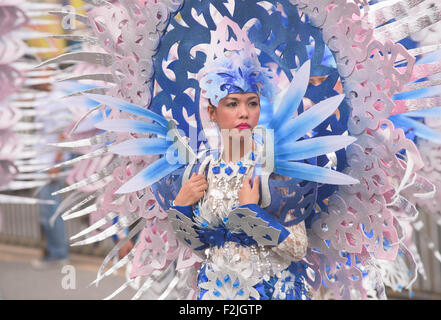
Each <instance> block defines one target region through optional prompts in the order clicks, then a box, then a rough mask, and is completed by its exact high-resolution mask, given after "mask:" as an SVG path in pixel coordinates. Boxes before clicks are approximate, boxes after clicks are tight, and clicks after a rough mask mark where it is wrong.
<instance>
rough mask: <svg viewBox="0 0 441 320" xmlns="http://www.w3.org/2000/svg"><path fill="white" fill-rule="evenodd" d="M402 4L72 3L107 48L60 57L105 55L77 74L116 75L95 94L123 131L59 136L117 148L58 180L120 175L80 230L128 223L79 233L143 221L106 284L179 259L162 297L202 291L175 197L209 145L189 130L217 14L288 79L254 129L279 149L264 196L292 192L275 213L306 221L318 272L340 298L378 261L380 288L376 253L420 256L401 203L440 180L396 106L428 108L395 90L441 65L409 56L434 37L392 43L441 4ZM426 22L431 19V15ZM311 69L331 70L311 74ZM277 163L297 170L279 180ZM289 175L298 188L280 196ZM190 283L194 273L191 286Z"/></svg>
mask: <svg viewBox="0 0 441 320" xmlns="http://www.w3.org/2000/svg"><path fill="white" fill-rule="evenodd" d="M395 2H396V1H383V2H381V3H379V4H375V5H371V6H369V5H368V4H367V2H366V1H355V2H349V1H343V2H339V3H334V2H333V1H320V2H316V1H305V0H302V1H295V0H294V1H290V2H288V1H279V2H278V3H277V4H276V3H273V2H272V1H268V2H265V3H256V2H255V1H240V2H236V1H228V2H225V3H219V2H216V1H207V2H205V4H201V3H200V1H196V0H195V1H192V0H187V1H180V2H174V3H170V2H166V1H164V2H162V1H157V2H150V1H144V2H140V3H129V2H125V1H121V2H120V3H118V2H117V3H115V4H110V3H108V2H105V1H99V2H95V1H94V2H92V1H91V2H90V3H91V5H92V6H93V7H92V9H91V10H90V11H88V13H87V17H86V16H76V18H77V19H78V20H79V21H80V22H81V23H84V24H85V26H87V27H88V28H89V30H90V31H91V34H90V35H87V36H86V35H82V38H81V39H80V38H78V39H79V40H83V41H89V42H90V41H92V42H94V43H95V44H98V45H99V46H100V47H101V49H103V50H104V51H105V53H103V54H102V55H101V56H100V57H98V56H96V55H92V54H84V55H70V56H65V57H62V58H60V59H64V58H65V59H79V60H80V61H84V60H88V61H91V62H93V63H96V64H99V65H102V66H103V67H104V68H107V70H108V71H105V72H103V73H100V74H99V75H96V74H85V75H83V76H82V77H81V78H82V79H95V80H96V79H99V80H100V81H104V82H105V85H104V86H103V87H104V90H105V91H106V96H101V95H96V92H95V93H93V94H90V95H87V97H88V98H89V99H93V100H95V101H97V102H98V103H100V104H102V105H106V106H107V107H108V108H111V109H107V112H106V113H105V115H104V119H105V120H104V121H103V122H102V123H100V124H99V125H98V127H99V128H100V129H101V130H104V131H109V130H111V131H112V132H104V133H101V134H100V135H97V136H96V137H92V138H87V139H84V140H78V141H76V142H66V143H65V144H63V146H64V147H78V146H96V150H95V151H93V152H92V153H90V154H88V155H87V156H86V155H85V157H88V158H93V157H102V156H103V155H104V154H108V152H109V151H111V152H112V153H113V152H114V154H116V155H117V156H115V158H114V161H112V162H111V163H110V164H109V165H107V166H106V167H105V168H103V169H102V170H100V171H98V172H95V173H94V174H91V175H90V176H89V177H87V178H86V179H84V180H82V181H78V182H77V183H76V184H73V185H71V186H70V187H68V188H67V189H64V190H61V192H67V191H72V190H75V189H77V188H81V187H83V186H86V185H88V184H90V183H96V182H98V181H102V180H103V179H106V178H109V179H111V182H109V183H108V184H107V185H106V186H105V187H104V189H103V190H104V191H103V194H104V197H103V199H104V201H103V202H101V203H96V208H95V207H93V208H90V209H87V210H86V209H85V211H84V212H88V211H90V210H95V209H97V210H99V211H101V212H103V213H105V214H103V218H102V220H100V221H97V222H96V224H95V225H92V226H91V227H90V228H88V230H86V231H87V232H83V233H82V234H88V233H89V232H93V230H98V229H99V228H100V227H102V226H103V225H106V223H108V222H109V221H112V220H113V219H114V218H115V217H116V216H118V217H119V219H118V222H117V223H116V224H115V225H112V226H111V227H109V228H108V229H106V230H104V231H103V232H101V233H98V234H95V235H92V236H91V237H88V238H86V239H84V240H80V242H79V244H81V243H91V242H94V241H98V240H101V239H104V238H106V237H109V236H111V235H113V234H115V233H118V232H119V231H120V230H123V229H124V228H127V227H128V226H133V229H132V231H133V232H130V233H129V235H128V238H126V239H124V241H128V240H129V239H130V238H131V237H132V236H134V235H135V234H136V233H139V236H138V241H137V242H136V244H135V247H134V248H133V250H132V251H131V252H130V253H129V254H128V255H127V256H126V257H125V258H123V259H122V260H121V261H119V262H118V263H117V264H116V265H114V266H113V267H112V268H110V269H109V270H108V271H104V268H105V267H106V265H107V264H108V262H109V261H110V260H111V259H112V257H114V256H115V255H116V252H117V250H118V248H120V247H121V246H122V245H124V241H121V242H120V243H118V244H117V246H116V247H115V248H114V249H113V250H112V251H111V252H110V253H109V255H108V256H107V257H106V258H105V261H104V263H103V266H102V267H101V268H100V271H99V273H98V277H97V281H96V282H98V281H100V280H101V279H102V278H103V277H105V276H108V275H110V274H111V273H112V272H113V271H114V270H115V269H118V268H120V267H122V266H124V265H125V264H127V263H128V262H132V263H133V269H132V276H133V277H142V278H143V280H144V282H143V284H141V285H140V289H139V291H138V293H137V294H136V295H135V298H139V297H141V296H142V294H143V293H145V292H146V290H148V289H149V288H152V286H153V284H154V283H155V281H156V280H157V279H159V277H160V275H161V274H163V272H168V271H169V270H172V269H173V270H174V268H175V267H176V269H178V270H181V271H179V272H175V273H174V274H173V275H172V277H171V281H170V282H168V287H167V288H165V291H164V294H161V295H160V298H167V296H168V295H169V294H172V292H175V293H176V292H178V295H180V296H181V297H183V296H186V297H194V296H195V288H194V284H195V270H196V269H197V268H198V263H199V262H200V261H201V260H200V258H199V257H198V256H197V255H196V254H195V253H194V252H193V251H191V250H190V249H189V248H188V247H187V246H185V245H183V244H182V243H181V242H180V241H178V239H177V238H176V236H175V234H174V232H173V230H172V228H171V226H170V222H169V221H168V216H167V214H166V212H165V210H167V209H168V207H169V201H170V200H173V199H174V196H175V195H176V193H177V191H178V190H179V187H180V184H181V182H182V176H183V175H185V174H187V173H188V172H185V165H186V164H187V163H189V162H191V161H194V159H195V158H197V157H198V156H199V154H200V152H199V151H201V150H203V149H204V147H205V148H206V149H205V150H206V151H209V150H208V148H209V145H208V144H206V141H205V140H204V139H203V138H202V139H200V140H198V138H199V136H198V135H196V138H195V139H196V140H197V141H198V144H197V145H196V147H193V145H191V147H190V148H189V147H188V144H187V143H186V138H185V137H186V136H187V137H190V133H191V128H192V127H193V128H201V127H202V126H203V125H206V124H207V122H205V121H204V118H203V116H204V115H203V114H202V113H201V112H200V110H199V102H200V99H201V98H202V97H201V88H200V87H199V84H198V81H197V79H195V74H196V73H197V72H198V71H199V70H201V69H202V67H203V65H204V61H206V60H207V59H208V58H210V57H211V55H212V54H213V52H212V51H211V49H207V45H208V44H209V43H210V39H211V37H212V34H213V32H214V31H215V30H216V29H217V28H218V27H220V26H222V27H223V28H225V30H227V31H228V32H225V33H224V34H225V36H226V41H225V42H223V40H222V39H221V38H219V43H225V46H231V47H234V46H235V45H237V44H238V43H240V42H241V41H245V40H243V39H244V37H241V36H240V35H241V34H239V36H237V35H238V34H236V37H232V38H234V39H235V41H231V43H229V41H228V35H229V34H230V33H235V32H238V31H237V30H239V29H240V28H243V29H244V30H246V31H247V34H248V38H249V39H250V41H251V42H252V43H253V44H254V46H255V47H256V48H257V49H258V54H257V55H256V57H255V58H256V59H259V61H260V63H261V64H262V65H265V66H268V67H269V68H272V70H274V71H275V74H276V75H277V78H278V80H279V84H282V83H287V84H289V83H291V87H289V89H288V87H285V88H286V89H287V90H285V91H283V90H282V92H281V93H280V94H279V95H278V97H277V99H275V100H274V101H273V102H270V101H266V100H265V99H263V101H262V110H263V109H264V106H268V108H267V109H265V110H266V111H269V112H267V113H265V115H266V116H268V118H266V121H262V123H261V127H260V128H261V129H262V131H260V133H259V132H256V134H255V139H257V141H258V140H259V139H260V138H262V139H264V141H265V144H264V145H266V146H268V145H271V143H269V141H270V140H273V141H274V144H273V146H274V149H273V150H272V153H271V152H269V153H268V154H264V156H267V157H266V158H265V160H268V162H267V163H266V162H265V163H264V162H262V166H261V168H260V169H257V170H256V174H260V175H261V176H262V180H263V182H262V187H263V188H267V189H268V190H270V192H269V193H270V194H271V199H269V198H267V199H263V200H265V201H267V203H266V204H267V205H269V207H273V206H276V205H280V203H281V202H280V201H282V199H283V200H286V201H287V202H286V203H287V204H288V205H286V206H285V207H284V208H282V210H281V212H280V217H279V219H280V220H281V221H282V222H283V224H284V225H293V224H296V223H299V222H300V221H305V224H306V226H307V230H308V238H309V249H308V254H307V256H306V258H305V259H304V261H302V264H304V265H307V266H309V268H308V270H309V271H308V273H307V274H305V276H307V280H308V282H309V283H310V285H312V286H313V287H314V288H315V289H317V290H318V289H319V288H320V287H323V288H327V289H328V290H331V291H332V293H333V295H334V297H335V298H340V299H341V298H343V299H349V298H355V297H359V298H366V289H365V288H364V286H363V283H362V282H363V280H362V279H364V278H363V274H364V273H370V274H372V275H375V276H374V277H373V278H374V279H375V286H376V287H375V290H376V291H377V292H379V293H383V292H384V290H383V289H382V287H383V283H382V279H381V276H380V275H379V273H378V272H376V271H375V270H376V269H375V264H374V262H375V261H377V260H378V259H386V260H394V259H396V257H397V255H398V252H401V253H404V254H405V255H407V258H409V259H410V261H411V264H412V261H413V258H412V255H411V254H410V251H409V250H408V248H406V246H405V245H403V243H402V227H401V224H400V221H399V219H398V218H397V216H396V215H395V214H394V211H396V210H398V211H400V210H401V212H402V213H403V214H404V216H405V217H406V218H410V219H413V218H414V216H415V214H416V211H415V210H413V209H414V207H413V206H412V203H410V202H409V201H408V200H407V199H406V197H405V196H406V195H407V194H408V193H410V194H412V195H415V194H422V195H430V194H432V193H433V190H434V189H433V185H432V184H431V183H430V182H429V181H428V180H427V179H425V178H423V177H422V176H420V175H419V173H420V171H421V168H422V167H423V161H422V158H421V156H420V154H419V152H418V149H417V148H416V146H415V144H414V143H413V142H412V141H411V140H409V139H407V138H406V137H405V135H404V133H403V131H402V129H397V128H396V127H395V126H394V123H393V122H392V120H393V119H391V120H388V118H389V117H390V116H391V115H397V114H400V113H406V112H409V111H416V110H417V109H418V108H419V107H420V105H419V104H418V103H416V101H412V100H404V99H403V100H393V99H392V97H393V96H394V95H395V94H398V93H400V92H404V91H409V89H412V88H416V87H415V86H414V85H410V86H409V85H408V83H409V82H411V81H415V80H417V79H420V78H422V77H427V76H430V75H431V74H433V73H435V72H436V70H437V64H436V62H435V63H431V64H423V65H419V66H418V65H415V64H414V61H415V58H414V57H413V56H414V55H419V54H422V53H427V52H430V51H431V50H434V49H435V48H433V47H423V48H417V49H415V50H406V49H405V48H404V47H403V46H402V45H400V44H398V43H396V42H397V41H399V40H400V39H402V38H404V37H406V36H407V32H408V30H410V29H412V30H417V29H423V28H425V27H427V26H428V25H430V24H431V23H434V22H435V21H436V20H437V19H438V16H437V15H436V14H435V13H434V12H435V11H434V7H433V6H428V5H427V2H428V1H421V2H418V3H408V2H404V1H402V2H401V1H398V2H397V3H398V4H397V3H395ZM435 7H436V6H435ZM396 10H399V11H400V13H401V14H400V15H399V16H396V15H394V16H393V17H394V18H395V19H394V20H393V21H392V20H391V21H390V19H387V17H388V16H390V13H391V12H396ZM178 12H179V15H178V14H177V13H178ZM415 12H418V14H414V13H415ZM224 17H227V18H228V19H229V20H230V21H236V22H237V23H238V24H239V25H240V28H237V27H236V26H235V25H234V24H233V23H228V22H225V21H227V20H225V19H223V18H224ZM423 18H426V19H423ZM421 21H428V22H427V25H423V24H421ZM221 22H222V23H221ZM226 26H227V27H228V28H227V27H226ZM294 26H295V27H294ZM311 26H312V27H313V28H311ZM376 26H381V27H379V28H376ZM409 26H412V28H409ZM288 35H289V36H288ZM311 38H312V39H313V41H312V42H311ZM304 39H307V41H305V40H304ZM245 42H246V41H245ZM227 50H231V48H227ZM233 50H234V49H233ZM329 52H331V53H332V57H333V60H334V62H335V63H327V62H329V60H332V59H331V58H330V56H329ZM309 57H311V62H307V60H308V58H309ZM294 70H296V71H295V72H294ZM309 77H311V78H313V77H316V78H318V77H320V79H321V80H320V82H319V83H318V84H317V85H316V84H311V83H309ZM339 78H340V79H342V86H343V88H342V89H343V92H341V93H340V94H339V92H338V89H337V87H336V81H337V80H338V79H339ZM78 79H79V78H78ZM434 84H435V83H432V82H431V83H426V84H425V85H427V87H431V86H432V85H434ZM282 89H283V86H282ZM342 93H344V96H345V97H346V99H343V97H344V96H343V95H342ZM431 101H433V103H435V100H434V99H432V100H431ZM432 105H433V104H432ZM296 112H297V114H296ZM175 124H176V128H175V127H174V125H175ZM180 130H182V131H180ZM198 130H200V129H197V132H198V133H199V132H200V131H198ZM265 130H266V131H265ZM271 130H273V131H271ZM170 132H171V136H170V138H171V139H167V136H168V135H169V134H170ZM266 132H273V133H274V134H273V136H271V135H266ZM342 135H343V136H342ZM192 138H194V136H193V137H190V144H191V143H192ZM265 139H266V140H265ZM355 139H356V140H355ZM193 140H194V139H193ZM354 141H355V142H354ZM60 146H61V145H60ZM171 146H173V147H171ZM169 148H171V149H169ZM170 150H171V151H170ZM125 155H128V156H125ZM167 158H168V159H173V160H174V162H173V161H171V162H172V164H171V163H170V162H169V161H167ZM83 159H84V158H83ZM182 160H184V161H182ZM180 161H182V162H180ZM264 164H265V165H264ZM324 167H328V168H324ZM259 170H260V171H259ZM271 172H275V173H277V174H280V175H283V176H287V177H291V180H290V181H288V182H287V183H284V182H280V181H279V182H278V181H275V180H274V179H271V177H270V173H271ZM265 179H267V181H268V183H266V182H265ZM302 181H303V182H302ZM307 181H311V182H307ZM356 181H359V182H360V183H359V184H355V182H356ZM348 185H349V186H348ZM278 188H279V189H280V188H286V190H288V192H289V193H291V194H296V196H295V197H292V196H291V197H290V198H287V197H285V198H284V197H283V196H282V195H281V194H280V193H279V192H278V191H277V189H278ZM297 196H298V197H297ZM90 200H91V201H92V200H93V199H90ZM84 201H86V199H85V200H84ZM81 203H84V204H85V203H86V202H83V201H82V202H81ZM93 205H94V204H91V206H93ZM78 209H79V208H78ZM80 236H81V235H79V236H78V237H80ZM413 275H414V276H415V275H416V272H414V273H413ZM179 279H181V280H182V279H186V280H185V281H182V282H180V281H179ZM187 280H188V281H187ZM414 280H415V278H413V279H412V280H411V282H412V281H414ZM130 281H132V280H130ZM179 283H181V284H182V283H185V284H189V285H188V286H186V287H185V288H184V287H179ZM128 285H129V284H128V283H127V284H126V285H125V286H123V287H122V288H121V289H124V288H125V287H127V286H128ZM180 290H181V291H180ZM381 296H382V297H384V295H381Z"/></svg>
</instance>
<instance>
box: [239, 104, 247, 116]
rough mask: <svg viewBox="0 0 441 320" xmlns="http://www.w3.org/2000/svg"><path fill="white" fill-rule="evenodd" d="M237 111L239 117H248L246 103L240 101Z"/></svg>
mask: <svg viewBox="0 0 441 320" xmlns="http://www.w3.org/2000/svg"><path fill="white" fill-rule="evenodd" d="M237 112H238V116H239V119H248V107H247V104H246V103H240V104H239V107H238V108H237Z"/></svg>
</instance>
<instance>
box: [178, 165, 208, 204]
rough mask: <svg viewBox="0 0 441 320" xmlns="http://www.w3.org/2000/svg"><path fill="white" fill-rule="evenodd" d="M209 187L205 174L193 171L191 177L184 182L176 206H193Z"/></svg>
mask: <svg viewBox="0 0 441 320" xmlns="http://www.w3.org/2000/svg"><path fill="white" fill-rule="evenodd" d="M207 189H208V184H207V179H205V176H204V175H203V174H196V173H194V172H193V174H192V176H191V177H190V179H188V180H187V182H185V183H184V185H183V186H182V188H181V190H179V192H178V195H177V196H176V199H175V201H174V205H175V206H191V205H193V204H195V203H196V202H198V201H199V200H200V199H201V198H202V197H203V196H204V192H205V190H207Z"/></svg>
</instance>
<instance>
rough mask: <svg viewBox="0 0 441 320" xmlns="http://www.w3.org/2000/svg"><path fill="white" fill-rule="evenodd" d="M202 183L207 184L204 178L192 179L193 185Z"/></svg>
mask: <svg viewBox="0 0 441 320" xmlns="http://www.w3.org/2000/svg"><path fill="white" fill-rule="evenodd" d="M202 184H207V181H206V180H205V179H199V180H194V181H192V185H193V186H200V185H202Z"/></svg>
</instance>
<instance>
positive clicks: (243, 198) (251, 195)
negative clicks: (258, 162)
mask: <svg viewBox="0 0 441 320" xmlns="http://www.w3.org/2000/svg"><path fill="white" fill-rule="evenodd" d="M238 195H239V205H241V206H243V205H245V204H251V203H254V204H258V203H259V198H260V196H259V177H258V176H255V177H254V180H253V186H252V187H251V178H245V179H244V180H243V184H242V188H241V189H240V190H239V194H238Z"/></svg>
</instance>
